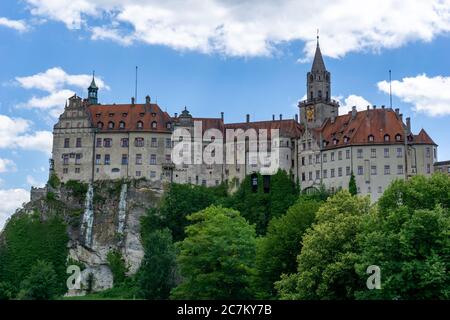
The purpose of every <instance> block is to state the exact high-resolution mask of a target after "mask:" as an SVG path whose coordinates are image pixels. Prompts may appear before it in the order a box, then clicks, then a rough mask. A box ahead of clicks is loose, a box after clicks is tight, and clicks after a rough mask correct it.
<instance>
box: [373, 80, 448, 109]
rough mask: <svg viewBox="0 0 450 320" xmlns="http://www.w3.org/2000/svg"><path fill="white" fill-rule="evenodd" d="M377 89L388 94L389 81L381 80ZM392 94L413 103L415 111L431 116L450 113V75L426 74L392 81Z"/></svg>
mask: <svg viewBox="0 0 450 320" xmlns="http://www.w3.org/2000/svg"><path fill="white" fill-rule="evenodd" d="M378 89H379V90H381V91H382V92H384V93H387V94H389V82H387V81H381V82H379V83H378ZM392 94H393V95H394V96H396V97H398V98H400V99H401V100H402V101H403V102H406V103H411V104H412V105H414V108H415V111H416V112H420V113H425V114H427V115H429V116H432V117H437V116H446V115H450V77H443V76H437V77H432V78H430V77H428V76H427V75H426V74H422V75H418V76H416V77H409V78H403V79H402V80H401V81H398V80H395V81H392Z"/></svg>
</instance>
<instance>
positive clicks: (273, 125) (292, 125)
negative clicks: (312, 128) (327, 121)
mask: <svg viewBox="0 0 450 320" xmlns="http://www.w3.org/2000/svg"><path fill="white" fill-rule="evenodd" d="M225 129H234V130H236V129H243V130H247V129H255V130H256V131H258V130H260V129H266V130H268V134H269V136H270V130H271V129H279V130H280V137H289V138H300V137H301V135H302V134H303V132H304V129H303V126H302V125H301V124H299V123H298V122H297V121H295V120H293V119H292V120H291V119H287V120H272V121H256V122H242V123H227V124H225Z"/></svg>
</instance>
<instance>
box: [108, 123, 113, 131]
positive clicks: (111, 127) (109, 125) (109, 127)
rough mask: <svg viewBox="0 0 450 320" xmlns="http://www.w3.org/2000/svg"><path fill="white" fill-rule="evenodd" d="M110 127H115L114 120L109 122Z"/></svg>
mask: <svg viewBox="0 0 450 320" xmlns="http://www.w3.org/2000/svg"><path fill="white" fill-rule="evenodd" d="M108 129H114V122H112V121H110V122H108Z"/></svg>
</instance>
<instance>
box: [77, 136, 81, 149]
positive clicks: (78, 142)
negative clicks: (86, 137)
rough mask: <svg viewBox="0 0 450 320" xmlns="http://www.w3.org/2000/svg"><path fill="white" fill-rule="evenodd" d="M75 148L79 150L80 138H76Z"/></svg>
mask: <svg viewBox="0 0 450 320" xmlns="http://www.w3.org/2000/svg"><path fill="white" fill-rule="evenodd" d="M76 147H77V148H81V138H77V142H76Z"/></svg>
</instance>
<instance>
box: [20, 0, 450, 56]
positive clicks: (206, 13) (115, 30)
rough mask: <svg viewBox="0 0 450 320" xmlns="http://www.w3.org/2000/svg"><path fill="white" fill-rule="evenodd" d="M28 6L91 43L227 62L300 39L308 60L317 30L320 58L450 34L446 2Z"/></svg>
mask: <svg viewBox="0 0 450 320" xmlns="http://www.w3.org/2000/svg"><path fill="white" fill-rule="evenodd" d="M26 1H27V2H28V4H30V8H31V13H32V14H34V15H36V16H39V17H44V18H47V19H53V20H57V21H60V22H62V23H64V24H65V25H66V26H67V28H69V29H77V28H85V29H86V30H90V31H91V32H92V38H93V39H109V40H112V41H116V42H118V43H120V44H125V45H129V44H131V43H133V42H136V41H139V42H144V43H147V44H157V45H165V46H169V47H171V48H174V49H177V50H195V51H200V52H204V53H217V52H218V53H221V54H225V55H230V56H268V55H272V54H273V53H274V52H276V51H277V49H278V48H279V44H283V43H286V42H291V41H297V40H299V41H302V42H305V47H304V56H303V58H304V57H306V58H311V57H312V55H313V52H314V46H315V34H316V29H317V28H319V29H320V34H321V38H322V39H323V41H322V47H323V53H324V54H325V55H327V56H330V57H335V58H336V57H342V56H344V55H345V54H347V53H348V52H357V51H362V50H370V51H379V50H381V49H384V48H397V47H400V46H403V45H405V44H406V43H408V42H411V41H431V40H432V39H433V38H434V37H435V36H436V35H439V34H442V33H445V32H448V31H450V19H449V17H450V0H429V1H423V0H385V1H378V0H368V1H360V0H318V1H293V0H277V1H273V0H244V1H234V0H233V1H229V0H211V1H204V0H190V1H179V0H167V1H159V0H89V1H88V0H59V1H54V0H26Z"/></svg>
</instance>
